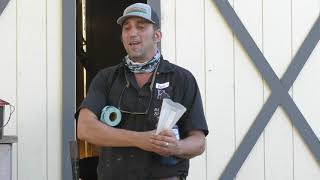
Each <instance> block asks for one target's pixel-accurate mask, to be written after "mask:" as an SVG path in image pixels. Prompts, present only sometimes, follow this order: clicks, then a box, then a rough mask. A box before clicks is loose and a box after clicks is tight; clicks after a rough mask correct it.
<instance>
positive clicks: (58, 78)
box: [46, 1, 72, 180]
mask: <svg viewBox="0 0 320 180" xmlns="http://www.w3.org/2000/svg"><path fill="white" fill-rule="evenodd" d="M61 7H62V1H47V79H46V81H47V136H48V137H47V171H48V177H47V178H48V179H47V180H60V179H61V180H62V168H61V167H62V83H61V82H62V48H61V45H62V8H61ZM70 120H72V119H71V118H70Z"/></svg>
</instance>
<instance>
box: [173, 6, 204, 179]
mask: <svg viewBox="0 0 320 180" xmlns="http://www.w3.org/2000/svg"><path fill="white" fill-rule="evenodd" d="M203 3H204V1H203V0H176V46H177V47H179V48H177V49H176V62H177V64H178V65H180V66H182V67H185V68H186V69H188V70H190V71H191V72H192V73H193V74H194V76H195V78H196V79H197V82H198V86H199V89H200V93H201V95H202V97H203V98H202V99H203V103H204V104H205V70H204V68H205V59H204V57H205V56H204V4H203ZM189 177H190V178H191V179H195V178H197V179H206V153H203V154H202V155H201V156H198V157H196V158H193V159H192V160H191V170H190V171H189Z"/></svg>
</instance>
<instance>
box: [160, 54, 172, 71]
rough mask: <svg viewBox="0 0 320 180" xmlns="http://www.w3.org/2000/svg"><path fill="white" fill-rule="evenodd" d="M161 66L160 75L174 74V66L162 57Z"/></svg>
mask: <svg viewBox="0 0 320 180" xmlns="http://www.w3.org/2000/svg"><path fill="white" fill-rule="evenodd" d="M160 59H161V60H160V64H159V67H158V72H159V73H169V72H174V66H173V65H172V64H171V63H170V62H169V61H167V60H165V59H163V57H162V55H161V57H160Z"/></svg>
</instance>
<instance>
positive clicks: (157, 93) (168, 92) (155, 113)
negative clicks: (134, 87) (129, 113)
mask: <svg viewBox="0 0 320 180" xmlns="http://www.w3.org/2000/svg"><path fill="white" fill-rule="evenodd" d="M164 98H168V99H172V98H173V87H172V86H169V87H166V88H162V89H161V88H155V89H154V91H153V101H152V103H151V107H150V111H151V112H149V118H148V123H147V124H148V125H147V126H148V129H155V128H156V127H157V124H158V120H159V116H160V111H161V106H162V101H163V99H164Z"/></svg>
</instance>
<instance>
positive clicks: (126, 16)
mask: <svg viewBox="0 0 320 180" xmlns="http://www.w3.org/2000/svg"><path fill="white" fill-rule="evenodd" d="M130 17H140V18H142V19H145V20H147V21H149V22H150V23H152V24H155V22H154V21H152V20H150V19H147V18H146V17H144V16H139V15H125V16H121V17H119V18H118V20H117V24H119V25H121V26H122V24H123V22H124V21H125V20H126V19H128V18H130Z"/></svg>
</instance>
